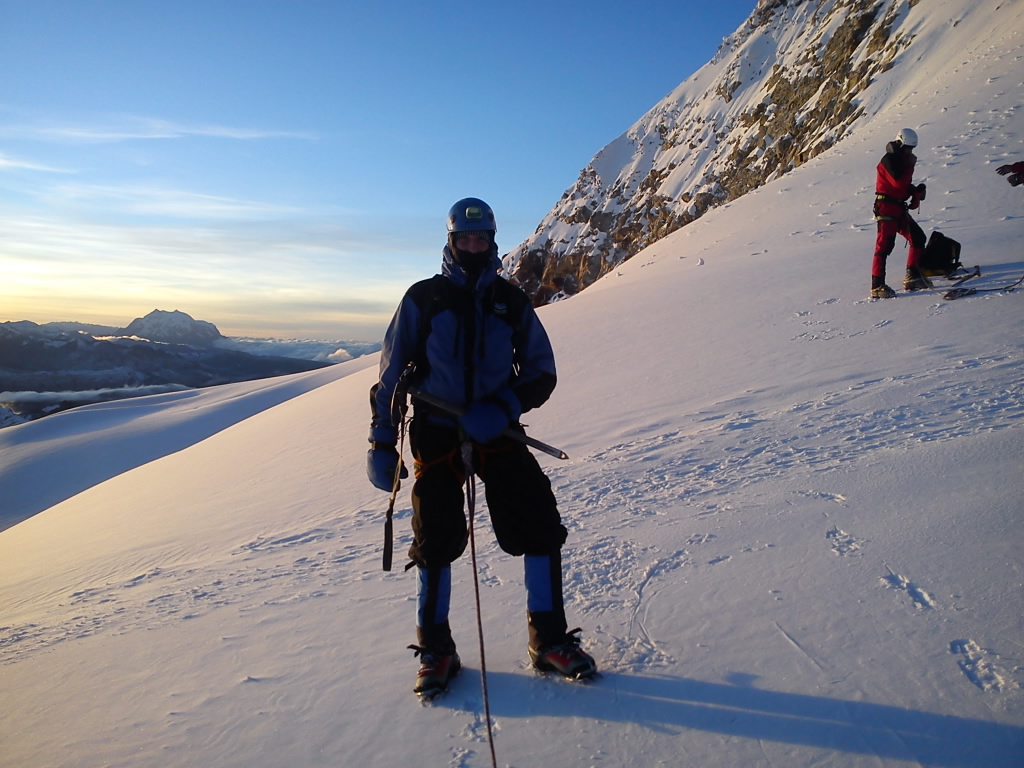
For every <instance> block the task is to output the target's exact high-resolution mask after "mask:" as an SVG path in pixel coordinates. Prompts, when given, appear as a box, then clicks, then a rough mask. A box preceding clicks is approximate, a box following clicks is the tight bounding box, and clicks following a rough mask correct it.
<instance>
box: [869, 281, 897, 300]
mask: <svg viewBox="0 0 1024 768" xmlns="http://www.w3.org/2000/svg"><path fill="white" fill-rule="evenodd" d="M871 298H872V299H894V298H896V291H894V290H893V289H892V288H890V287H889V286H888V285H886V284H885V283H882V285H879V286H878V287H877V288H872V289H871Z"/></svg>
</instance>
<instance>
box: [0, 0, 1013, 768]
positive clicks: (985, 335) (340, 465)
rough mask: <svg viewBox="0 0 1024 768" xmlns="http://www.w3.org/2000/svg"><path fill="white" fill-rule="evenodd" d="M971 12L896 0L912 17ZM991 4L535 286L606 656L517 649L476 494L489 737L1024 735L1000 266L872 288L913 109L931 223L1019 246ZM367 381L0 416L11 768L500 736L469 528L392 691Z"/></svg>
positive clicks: (546, 425)
mask: <svg viewBox="0 0 1024 768" xmlns="http://www.w3.org/2000/svg"><path fill="white" fill-rule="evenodd" d="M985 6H991V4H990V3H986V4H979V6H978V7H979V8H981V11H975V10H974V9H973V4H972V3H970V2H950V3H945V4H942V3H940V4H937V5H936V4H934V3H921V4H919V5H917V6H915V9H914V12H916V13H920V14H921V21H920V29H921V34H923V35H927V34H929V33H931V32H933V31H934V30H935V29H936V28H937V27H938V26H941V25H946V26H947V27H948V26H949V25H950V23H951V22H950V18H949V13H946V12H945V11H943V10H942V9H943V8H947V9H949V8H953V11H955V12H956V13H957V14H958V18H960V19H961V21H962V22H963V23H965V24H973V25H974V27H978V28H981V27H984V24H982V21H983V20H984V18H987V17H985V16H983V15H982V11H983V12H984V13H988V12H989V11H991V10H992V9H991V7H985ZM1005 6H1009V7H1010V8H1011V9H1012V7H1013V6H1014V4H1013V3H1007V4H1005ZM1018 8H1019V6H1018ZM1006 12H1007V11H1006V8H1005V7H1004V10H1003V13H1006ZM944 13H945V15H943V14H944ZM989 15H991V16H992V17H993V18H994V19H995V21H992V22H991V27H984V29H983V31H984V32H985V36H984V37H979V38H978V42H977V44H976V45H975V46H974V47H973V48H971V49H965V48H964V47H963V46H962V41H960V42H957V43H956V44H955V45H954V44H953V43H950V44H949V45H948V46H947V47H946V48H944V47H943V42H942V40H943V38H941V36H937V35H932V37H934V38H935V40H936V42H935V44H934V45H933V48H932V49H929V50H928V53H927V56H925V57H924V58H922V59H920V60H915V61H914V62H912V66H911V69H912V71H914V73H915V77H913V78H903V79H900V78H899V77H898V75H899V73H900V69H899V68H894V69H893V70H891V71H890V73H888V74H889V75H890V77H889V78H888V79H886V80H883V81H880V82H878V83H876V84H875V85H874V86H873V88H878V89H882V90H881V91H880V92H883V93H884V94H885V98H884V99H882V98H880V97H878V104H877V107H876V110H877V112H878V113H877V114H874V115H873V116H871V117H870V118H865V119H864V120H862V121H861V123H860V124H859V129H858V131H857V132H855V133H854V135H853V136H851V137H850V138H848V139H846V140H844V141H843V142H841V143H840V144H839V145H837V146H836V147H835V148H834V149H833V150H831V151H829V152H827V153H825V154H824V155H821V156H819V157H818V158H816V159H815V160H814V161H812V162H810V163H808V164H806V165H805V166H802V167H800V168H798V169H796V170H795V171H793V172H792V173H790V174H788V175H786V176H784V177H782V178H780V179H778V180H776V181H775V182H773V183H771V184H769V185H767V186H765V187H763V188H761V189H760V190H758V191H757V192H755V193H752V194H750V195H747V196H745V197H744V198H742V199H740V200H738V201H736V202H734V203H732V204H730V205H728V206H726V207H724V208H722V209H718V210H716V211H714V212H712V213H709V214H708V215H707V216H705V217H703V218H702V219H700V220H699V221H697V222H695V223H694V224H692V225H690V226H688V227H686V228H684V229H682V230H680V231H678V232H677V233H675V234H674V235H672V236H670V237H669V238H667V239H665V240H663V241H661V242H659V243H657V244H656V245H654V246H652V247H651V248H649V249H647V250H646V251H644V252H642V253H640V254H639V255H638V256H636V257H634V258H633V259H632V260H630V261H629V262H627V263H626V264H624V265H623V266H622V267H621V268H619V269H618V270H617V271H616V272H614V273H612V274H609V275H608V276H607V277H606V278H604V279H603V280H602V281H600V282H599V283H597V284H596V285H594V286H593V287H592V288H589V289H588V290H586V291H584V292H583V293H581V294H580V295H578V296H577V297H575V298H573V299H571V300H569V301H565V302H561V303H559V304H555V305H552V306H549V307H546V308H544V309H542V310H541V317H542V320H543V321H544V324H545V326H546V328H547V329H548V332H549V334H550V336H551V339H552V342H553V344H554V346H555V351H556V355H557V358H558V363H559V379H560V382H559V387H558V389H557V390H556V392H555V394H554V396H553V397H552V399H551V401H550V402H549V403H548V404H547V405H546V406H544V407H543V408H541V409H540V410H538V411H535V412H531V413H529V414H527V416H526V419H525V420H526V421H527V423H528V429H529V432H530V433H531V434H533V435H535V436H536V437H538V438H540V439H542V440H545V441H546V442H550V443H552V444H554V445H557V446H558V447H560V448H563V449H564V450H565V451H566V452H567V453H568V454H569V456H570V458H569V460H567V461H561V462H559V461H556V460H554V459H550V458H548V457H546V456H541V462H542V464H543V466H544V467H545V469H546V471H547V472H548V474H549V476H550V477H551V479H552V482H553V484H554V488H555V492H556V494H557V496H558V499H559V502H560V509H561V512H562V515H563V518H564V521H565V524H566V526H567V527H568V528H569V531H570V536H569V541H568V543H567V545H566V548H565V564H566V596H567V608H568V613H569V616H570V622H571V624H570V626H575V625H577V624H578V625H580V626H581V627H583V637H584V642H585V645H586V647H587V648H588V649H589V650H590V652H591V653H593V655H594V656H595V657H596V659H597V661H598V663H599V665H600V667H601V669H602V671H603V676H602V678H601V679H600V680H598V681H596V682H594V683H592V684H589V685H579V684H573V683H568V682H565V681H560V680H554V679H550V678H544V677H541V676H538V675H536V674H534V673H533V672H532V671H531V670H530V669H529V668H528V664H527V660H526V626H525V596H524V591H523V587H522V573H521V568H522V565H521V562H520V561H519V560H518V559H515V558H512V557H509V556H507V555H505V554H504V553H502V552H501V551H500V550H498V548H497V547H496V545H495V544H494V537H493V535H492V533H491V531H490V527H489V521H488V518H487V511H486V507H484V508H482V509H479V510H477V520H476V537H477V544H478V555H479V557H478V569H477V573H476V575H477V577H478V578H479V580H480V589H481V592H482V624H483V628H484V637H485V648H486V664H487V669H488V676H487V681H488V689H489V694H490V696H489V703H490V711H491V715H492V718H493V728H494V746H495V753H496V755H497V762H498V764H499V765H501V766H519V767H521V768H525V766H593V767H595V768H601V767H602V766H631V767H632V766H701V767H707V766H712V767H722V768H732V767H733V766H811V765H814V766H823V765H835V766H904V765H905V766H917V765H927V766H950V767H956V768H967V767H968V766H972V767H973V766H1018V767H1019V766H1021V765H1024V694H1022V692H1021V684H1022V682H1024V621H1022V616H1024V611H1022V608H1024V601H1022V595H1024V591H1022V581H1024V574H1022V564H1024V558H1022V551H1024V533H1022V522H1021V509H1022V502H1021V499H1022V498H1024V479H1022V478H1024V475H1022V472H1021V466H1022V458H1024V375H1022V374H1024V355H1022V352H1024V321H1022V318H1024V304H1022V302H1024V287H1022V288H1021V289H1019V290H1016V291H1007V290H985V291H982V292H979V293H978V294H976V295H974V296H969V297H965V298H960V299H957V300H955V301H945V300H943V298H942V293H943V290H944V287H945V285H944V284H945V281H941V280H940V281H937V286H936V289H935V290H929V291H922V292H919V293H914V294H903V293H902V292H901V294H900V296H899V297H898V298H896V299H892V300H884V301H869V300H868V299H867V298H866V296H867V292H868V287H869V265H870V260H871V251H872V247H873V242H874V224H873V222H872V220H871V214H870V209H871V199H872V192H873V186H872V185H873V181H874V166H875V164H876V163H877V161H878V158H879V156H880V155H881V153H882V150H883V147H884V145H885V143H886V141H888V140H889V139H891V138H892V137H893V135H894V134H895V131H896V130H897V129H898V128H900V127H902V126H903V125H909V126H914V127H916V128H917V129H918V132H919V134H920V136H921V146H920V148H919V152H918V155H919V158H920V160H919V166H918V168H919V171H918V173H919V176H920V177H921V178H926V179H927V183H928V188H929V194H928V198H927V200H926V202H925V204H924V206H923V209H922V210H921V211H920V212H919V213H918V214H917V218H918V221H919V222H920V223H921V224H922V226H923V227H924V228H925V229H926V230H928V231H931V230H934V229H941V230H942V231H943V232H944V233H945V234H947V235H948V236H950V237H953V238H954V239H957V240H959V241H960V242H961V243H962V244H963V258H964V261H965V263H967V264H969V265H974V264H979V265H981V269H982V277H980V278H976V279H975V280H973V281H972V283H970V284H974V285H976V286H977V287H978V288H984V289H991V288H1001V287H1004V286H1007V285H1009V284H1011V283H1013V282H1014V281H1015V280H1017V279H1018V278H1020V277H1022V276H1024V254H1022V251H1021V246H1020V243H1021V242H1022V238H1024V188H1012V187H1010V186H1009V185H1008V184H1007V183H1006V182H1005V180H1004V179H1002V178H1001V177H999V176H997V175H996V174H995V173H994V172H993V170H994V169H995V168H996V167H997V166H998V165H1001V164H1003V163H1006V162H1012V161H1014V160H1019V159H1024V117H1022V109H1024V105H1022V94H1024V90H1022V88H1021V85H1022V83H1021V68H1020V61H1021V58H1022V56H1024V47H1022V45H1024V30H1022V29H1021V28H1020V25H1019V20H1020V16H1019V14H1018V15H1017V16H1014V17H1013V18H1014V19H1017V21H1018V26H1017V27H1016V28H1013V25H1009V26H1008V25H1007V24H1006V23H1005V21H1004V22H999V18H1000V16H999V13H995V14H989ZM1002 18H1004V19H1005V18H1007V17H1005V16H1004V17H1002ZM921 69H925V70H927V71H926V72H920V71H919V70H921ZM903 71H907V68H906V67H903ZM875 93H877V92H874V91H870V92H869V96H871V97H872V98H875V96H874V95H872V94H875ZM904 257H905V251H904V250H903V246H902V244H900V245H898V246H897V249H896V251H895V252H894V253H893V255H892V257H891V258H890V264H889V277H890V283H892V284H894V285H895V284H898V283H899V281H900V278H901V277H902V271H903V269H902V261H903V259H904ZM375 373H376V371H375V365H374V364H373V359H372V358H371V359H366V360H364V359H363V358H360V359H358V360H355V361H352V362H349V363H344V364H341V365H338V366H334V367H332V368H329V369H325V370H323V371H316V372H313V373H309V374H300V375H296V376H292V377H286V378H283V379H279V380H275V381H273V382H253V383H248V384H235V385H227V386H224V387H220V388H216V389H213V390H204V391H203V392H201V393H177V394H173V395H162V396H156V397H150V398H139V399H135V400H130V401H124V402H120V403H116V404H107V405H103V406H96V407H92V406H90V407H85V408H82V409H76V410H73V411H68V412H65V413H61V414H58V415H55V416H51V417H47V418H46V419H43V420H41V421H38V422H32V423H28V424H24V425H20V426H15V427H10V428H7V429H4V430H0V489H2V492H0V505H2V506H5V507H6V506H7V505H9V504H13V503H14V501H13V500H15V499H17V503H18V505H20V506H19V507H18V509H19V510H20V512H19V513H18V514H19V515H20V517H21V518H23V519H22V520H21V522H17V524H14V525H12V527H9V528H7V529H6V530H4V531H3V532H2V533H0V699H2V701H3V702H4V704H3V714H2V715H0V765H2V766H3V767H4V768H15V767H16V766H17V767H18V768H23V767H25V766H90V767H91V766H118V767H121V766H123V767H125V768H127V767H128V766H131V767H132V768H174V767H175V766H182V767H185V766H188V767H189V768H194V767H195V766H217V767H218V768H226V767H228V766H239V767H241V766H245V767H246V768H253V767H255V766H260V767H266V768H272V767H274V768H276V767H279V766H370V765H372V766H420V765H422V766H453V767H458V768H472V767H475V766H487V765H490V763H491V759H490V748H489V745H488V742H487V736H486V723H485V720H484V715H483V711H484V703H483V699H482V694H481V690H482V689H481V680H480V668H481V659H480V654H479V649H478V644H477V641H476V615H475V611H474V607H473V598H472V594H473V578H474V571H473V568H472V566H471V562H470V559H469V558H468V556H467V557H465V558H463V559H462V560H460V561H458V562H457V563H456V564H455V566H454V582H455V583H454V587H453V590H454V600H453V612H452V622H453V626H454V630H455V635H456V640H457V641H458V643H459V648H460V653H461V655H462V659H463V662H464V663H465V665H466V670H465V671H464V673H463V674H462V676H461V677H460V678H458V679H457V680H456V681H455V683H454V685H453V688H452V690H451V691H450V692H449V693H448V694H447V695H446V696H444V697H443V698H441V699H439V700H437V701H436V702H435V703H434V704H433V705H431V706H421V704H420V703H419V702H418V701H417V700H416V698H415V696H414V695H413V694H412V683H413V678H414V675H415V670H416V660H415V659H414V657H413V655H412V654H411V653H410V652H409V651H408V650H406V647H405V646H406V645H407V644H408V643H410V642H413V641H414V640H415V634H414V627H413V621H414V591H415V579H414V577H413V575H412V574H411V573H408V572H404V571H402V569H401V565H402V563H403V560H404V557H403V553H404V549H405V547H406V546H407V544H408V540H409V531H408V521H409V516H410V512H409V508H408V493H407V492H408V485H407V486H406V487H405V488H404V489H403V491H402V494H401V496H400V502H399V509H398V512H397V515H396V523H397V524H396V537H397V539H398V541H397V542H396V548H397V552H396V558H395V560H396V569H395V570H394V571H392V572H390V573H384V572H382V570H381V545H382V541H383V534H382V530H383V529H382V523H383V518H384V510H385V508H386V504H387V494H383V493H380V492H379V491H376V490H375V489H373V488H372V487H371V486H370V484H369V483H368V481H367V480H366V477H365V451H366V448H367V444H366V432H367V427H368V417H369V412H368V401H367V392H368V390H369V388H370V386H371V384H372V383H373V381H374V377H375ZM480 498H481V499H482V494H481V496H480ZM3 511H4V512H7V511H8V509H5V510H3Z"/></svg>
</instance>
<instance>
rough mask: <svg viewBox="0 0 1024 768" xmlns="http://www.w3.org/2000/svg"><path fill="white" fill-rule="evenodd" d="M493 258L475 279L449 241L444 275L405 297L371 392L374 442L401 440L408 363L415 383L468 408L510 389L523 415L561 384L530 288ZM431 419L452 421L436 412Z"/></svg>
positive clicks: (418, 285)
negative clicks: (516, 282) (399, 402)
mask: <svg viewBox="0 0 1024 768" xmlns="http://www.w3.org/2000/svg"><path fill="white" fill-rule="evenodd" d="M496 250H497V249H495V251H496ZM491 260H492V262H493V268H488V269H484V270H482V271H481V273H480V275H479V276H478V277H477V278H476V279H475V281H471V278H470V276H469V275H468V274H467V273H466V271H465V270H464V269H463V268H462V266H461V265H460V264H459V263H458V262H457V261H456V260H455V258H454V257H453V255H452V253H451V250H450V249H449V248H448V247H445V249H444V252H443V258H442V262H441V274H440V275H435V276H434V277H433V278H429V279H427V280H421V281H420V282H418V283H416V284H415V285H413V286H412V287H411V288H409V290H408V291H406V293H405V296H403V297H402V301H401V303H400V304H399V306H398V309H397V310H396V311H395V315H394V317H393V318H392V319H391V324H390V325H389V326H388V330H387V333H386V334H385V336H384V344H383V346H382V348H381V356H380V376H379V379H378V381H377V383H376V384H374V386H373V388H372V389H371V390H370V408H371V422H370V436H369V439H370V441H371V442H377V443H392V444H393V443H395V442H397V438H398V423H399V420H400V415H399V414H397V413H394V412H393V408H392V405H393V401H394V394H395V389H396V388H397V387H398V385H399V382H400V380H401V378H402V376H403V374H405V373H406V369H407V368H408V367H409V365H410V364H413V365H415V372H414V374H413V376H414V382H415V384H416V387H417V388H418V389H420V390H421V391H422V392H424V393H426V394H430V395H433V396H434V397H437V398H440V399H442V400H445V401H447V402H449V403H452V404H453V405H457V406H461V407H463V408H465V407H468V406H469V405H470V404H471V403H473V402H475V401H477V400H487V399H501V398H506V397H507V396H508V394H509V392H511V394H513V395H514V396H515V398H516V400H517V401H518V402H519V404H520V406H521V408H522V412H523V413H525V412H526V411H529V410H530V409H532V408H537V407H538V406H540V405H543V404H544V403H545V402H546V401H547V399H548V397H550V395H551V392H552V391H553V390H554V388H555V383H556V374H555V357H554V353H553V352H552V349H551V342H550V341H549V340H548V336H547V333H546V332H545V330H544V327H543V326H542V325H541V322H540V319H539V318H538V317H537V313H536V311H534V309H533V306H532V305H531V304H530V301H529V299H528V298H527V297H526V294H524V293H523V291H522V290H521V289H519V288H517V287H516V286H513V285H511V284H510V283H509V282H508V281H506V280H505V279H504V278H502V277H500V276H499V275H498V269H499V268H500V266H501V262H500V261H499V260H498V257H497V253H496V252H495V253H492V254H491ZM471 282H472V284H471ZM413 402H414V404H415V399H414V401H413ZM430 418H431V420H436V421H440V422H442V423H451V424H454V423H455V419H454V418H452V417H450V416H446V415H443V414H440V413H437V412H435V411H431V412H430Z"/></svg>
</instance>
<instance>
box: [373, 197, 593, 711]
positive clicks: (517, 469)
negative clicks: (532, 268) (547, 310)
mask: <svg viewBox="0 0 1024 768" xmlns="http://www.w3.org/2000/svg"><path fill="white" fill-rule="evenodd" d="M496 231H497V225H496V223H495V219H494V212H493V211H492V210H491V208H490V206H488V205H487V203H485V202H483V201H482V200H479V199H477V198H465V199H463V200H459V201H458V202H457V203H455V204H454V205H453V206H452V208H451V210H450V211H449V212H448V244H447V245H446V246H445V248H444V250H443V257H442V262H441V275H439V276H435V277H434V278H430V279H427V280H423V281H420V282H418V283H416V284H415V285H413V286H412V287H411V288H409V290H408V291H407V292H406V294H405V296H404V297H403V298H402V301H401V303H400V304H399V306H398V309H397V311H396V312H395V315H394V317H393V318H392V320H391V324H390V326H389V327H388V330H387V333H386V334H385V337H384V344H383V347H382V349H381V359H380V375H379V379H378V381H377V383H376V384H375V385H374V386H373V388H372V389H371V391H370V405H371V423H370V435H369V440H370V450H369V452H368V455H367V474H368V476H369V478H370V482H371V483H373V485H374V486H375V487H377V488H379V489H381V490H385V491H392V490H393V489H394V487H395V486H394V483H395V481H396V473H399V475H400V476H401V477H406V476H407V471H406V470H405V468H404V466H403V464H402V461H401V457H400V455H399V451H398V448H397V447H396V446H397V445H398V441H399V436H400V429H401V428H402V416H401V414H400V411H399V410H398V409H397V408H396V406H395V404H396V402H397V400H398V399H401V398H402V397H403V394H402V392H403V390H405V389H407V388H408V387H409V385H410V384H411V385H412V386H414V388H415V391H414V392H413V394H412V398H411V399H412V406H413V417H412V420H411V422H410V425H409V440H410V447H411V450H412V455H413V458H414V471H415V484H414V486H413V490H412V507H413V518H412V530H413V537H414V538H413V543H412V545H411V547H410V549H409V556H410V558H411V560H412V563H411V564H410V567H412V565H415V567H416V568H417V574H418V591H417V615H416V618H417V622H416V633H417V644H416V645H414V646H410V647H411V648H412V649H413V650H414V651H415V652H416V654H417V655H418V656H419V659H420V669H419V672H418V674H417V678H416V685H415V689H414V690H415V691H416V692H417V693H419V694H432V693H435V692H437V691H440V690H444V689H445V688H446V687H447V685H448V681H449V680H450V679H451V677H452V676H454V675H455V674H456V673H457V672H458V671H459V668H460V662H459V656H458V653H457V652H456V647H455V642H454V640H453V639H452V634H451V628H450V626H449V622H448V610H449V603H450V597H451V564H452V562H454V561H455V560H456V559H457V558H458V557H459V556H460V555H462V553H463V552H464V551H465V548H466V545H467V542H468V527H467V520H466V513H465V509H464V505H465V500H466V496H465V492H464V490H463V486H464V484H466V482H467V477H466V476H465V466H464V464H463V459H462V453H461V450H462V445H463V443H464V442H466V441H469V442H470V443H471V444H472V465H473V469H474V471H475V473H476V474H477V475H478V476H479V477H480V478H481V480H483V481H484V486H485V494H486V499H487V506H488V509H489V511H490V517H491V522H492V525H493V527H494V532H495V536H496V538H497V540H498V544H499V546H500V547H501V548H502V549H503V550H504V551H505V552H507V553H509V554H511V555H515V556H520V555H521V556H523V558H524V563H525V566H524V570H525V581H526V592H527V625H528V631H529V645H528V650H529V654H530V658H531V660H532V662H533V664H534V666H536V667H537V668H538V669H540V670H543V671H555V672H558V673H561V674H563V675H566V676H568V677H586V676H589V675H592V674H594V672H595V671H596V666H595V664H594V660H593V659H592V658H591V657H590V656H589V655H588V654H587V653H585V652H584V651H583V650H582V649H581V648H580V640H579V636H578V633H579V630H572V631H571V632H570V631H567V629H566V627H567V624H566V618H565V610H564V606H563V596H562V563H561V548H562V545H563V544H564V543H565V540H566V536H567V531H566V529H565V527H564V526H563V525H562V522H561V518H560V516H559V513H558V508H557V506H556V503H555V498H554V494H553V493H552V491H551V482H550V481H549V480H548V478H547V477H546V476H545V474H544V473H543V471H542V470H541V468H540V465H539V464H538V463H537V460H536V459H535V458H534V457H533V455H532V454H531V453H530V452H529V450H528V449H527V447H526V446H525V445H523V443H521V442H519V441H516V440H513V439H511V438H509V437H507V436H504V435H503V432H505V430H507V429H509V428H511V429H514V430H521V429H522V427H521V426H520V425H519V418H520V416H521V415H522V414H523V413H525V412H527V411H529V410H531V409H532V408H536V407H538V406H540V405H543V404H544V402H546V401H547V399H548V397H549V396H550V395H551V392H552V391H553V390H554V388H555V383H556V375H555V360H554V354H553V352H552V349H551V344H550V342H549V340H548V337H547V333H546V332H545V331H544V328H543V326H542V325H541V323H540V319H539V318H538V317H537V313H536V312H535V311H534V309H533V307H532V306H531V305H530V302H529V300H528V299H527V298H526V296H525V294H523V292H522V291H521V290H520V289H519V288H516V287H514V286H512V285H511V284H509V283H508V282H507V281H506V280H505V279H504V278H502V277H500V276H499V275H498V271H499V270H500V268H501V262H500V260H499V259H498V246H497V245H496V243H495V239H494V238H495V233H496ZM396 391H397V393H398V394H397V396H396ZM417 391H418V392H422V393H424V396H427V395H430V396H433V397H434V398H438V399H440V400H442V401H446V402H447V404H450V405H453V406H455V407H456V408H457V409H458V410H459V411H461V413H462V415H461V416H453V415H452V413H451V412H449V411H447V410H440V409H438V408H436V407H434V406H431V405H428V404H427V403H425V402H423V400H420V399H417V397H416V394H415V393H416V392H417Z"/></svg>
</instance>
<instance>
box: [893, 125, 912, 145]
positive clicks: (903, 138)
mask: <svg viewBox="0 0 1024 768" xmlns="http://www.w3.org/2000/svg"><path fill="white" fill-rule="evenodd" d="M896 141H898V142H899V143H900V144H902V145H903V146H904V147H916V146H917V131H915V130H914V129H913V128H900V132H899V133H897V134H896Z"/></svg>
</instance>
